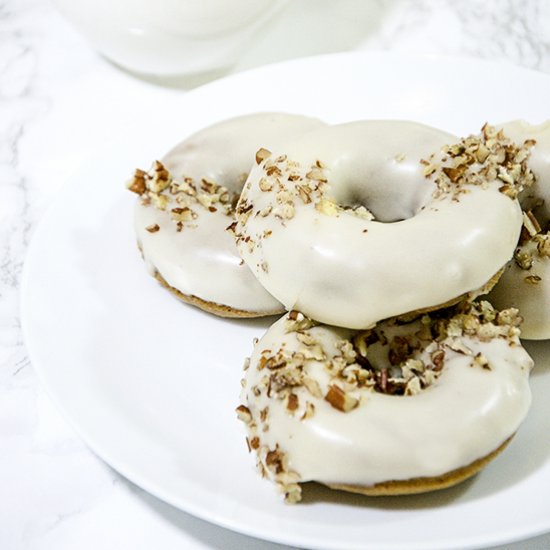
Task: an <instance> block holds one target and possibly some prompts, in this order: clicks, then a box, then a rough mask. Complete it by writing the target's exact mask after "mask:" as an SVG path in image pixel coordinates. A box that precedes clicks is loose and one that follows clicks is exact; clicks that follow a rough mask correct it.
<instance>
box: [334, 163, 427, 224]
mask: <svg viewBox="0 0 550 550" xmlns="http://www.w3.org/2000/svg"><path fill="white" fill-rule="evenodd" d="M340 171H341V173H333V174H332V175H333V176H336V177H337V178H338V179H339V180H340V184H338V183H337V184H336V185H334V187H333V189H337V192H336V193H335V199H336V201H337V202H338V204H339V205H340V206H342V207H343V208H345V209H353V210H355V209H357V208H358V207H360V206H363V207H364V208H366V209H367V210H368V211H369V212H370V213H371V214H372V215H373V216H374V219H375V220H376V221H378V222H382V223H394V222H399V221H403V220H406V219H409V218H412V217H414V216H415V215H416V214H418V212H419V211H420V210H422V208H423V207H424V206H425V205H426V204H427V203H428V202H429V200H430V199H431V196H432V193H433V191H434V190H435V187H434V184H433V183H432V182H431V181H430V180H428V179H423V178H414V182H413V173H412V172H416V171H417V170H416V169H414V170H413V168H412V167H411V165H410V164H408V163H407V164H405V163H399V162H397V161H395V160H393V161H392V160H390V161H388V163H387V165H384V164H378V165H376V169H369V168H366V167H365V165H364V164H359V163H355V162H351V163H350V164H349V165H347V166H345V167H343V166H342V167H341V168H340V167H338V168H336V169H335V172H340Z"/></svg>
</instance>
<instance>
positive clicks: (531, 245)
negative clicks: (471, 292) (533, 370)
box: [488, 120, 550, 340]
mask: <svg viewBox="0 0 550 550" xmlns="http://www.w3.org/2000/svg"><path fill="white" fill-rule="evenodd" d="M499 128H501V129H502V130H503V131H504V133H505V134H506V135H507V136H508V137H510V138H511V139H512V140H514V141H515V142H516V143H518V144H520V143H526V142H527V143H528V144H529V145H530V146H531V155H530V157H529V167H530V168H531V170H532V171H533V173H534V175H535V178H536V179H535V182H534V183H533V185H532V186H531V187H530V188H528V189H526V190H525V191H524V192H523V193H521V194H520V196H519V200H520V204H521V206H522V208H523V210H524V229H523V232H522V234H521V238H520V242H519V243H518V247H517V249H516V251H515V253H514V258H513V260H511V261H510V262H508V264H507V266H506V269H505V270H504V273H503V275H502V278H501V279H500V280H499V282H498V284H497V285H496V286H495V288H494V289H493V291H492V292H491V294H489V297H488V299H489V300H490V301H491V302H492V303H493V304H494V305H495V306H496V307H497V308H502V307H510V306H512V307H516V308H518V309H519V311H520V313H521V315H522V317H523V318H524V322H523V325H522V327H521V337H522V338H525V339H528V340H543V339H547V338H550V308H549V307H548V304H550V231H549V230H550V122H546V123H544V124H540V125H538V126H532V125H530V124H528V123H527V122H524V121H521V120H516V121H513V122H508V123H506V124H503V125H502V126H500V127H499Z"/></svg>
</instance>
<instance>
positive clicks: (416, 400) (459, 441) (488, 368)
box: [237, 302, 533, 502]
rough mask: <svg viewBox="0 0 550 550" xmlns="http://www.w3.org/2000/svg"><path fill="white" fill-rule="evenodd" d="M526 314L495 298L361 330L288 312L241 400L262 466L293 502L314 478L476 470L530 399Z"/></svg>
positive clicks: (328, 481)
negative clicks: (522, 339) (523, 331)
mask: <svg viewBox="0 0 550 550" xmlns="http://www.w3.org/2000/svg"><path fill="white" fill-rule="evenodd" d="M520 320H521V319H520V317H519V315H518V314H517V310H513V309H509V310H504V311H502V312H500V313H499V312H497V311H496V310H494V309H493V308H492V307H491V305H490V304H489V303H488V302H481V303H476V302H474V303H469V302H462V303H460V304H459V305H458V306H454V307H453V308H451V309H450V310H448V311H445V312H443V311H441V310H440V311H438V312H434V313H432V314H424V315H423V316H422V317H420V318H417V319H416V320H414V321H409V322H406V323H401V322H399V321H397V320H396V319H393V320H389V321H384V322H382V323H379V324H378V325H376V327H375V328H373V329H368V330H366V331H360V332H357V331H350V330H348V329H342V328H336V327H330V326H326V325H315V323H314V322H313V321H310V320H309V319H308V318H306V317H304V316H303V315H302V314H300V313H298V312H296V311H292V312H290V313H289V314H286V315H285V316H284V317H282V318H281V319H280V320H279V321H277V322H276V323H275V324H274V325H272V326H271V328H269V330H268V331H267V333H266V334H265V335H264V336H263V337H262V338H261V339H260V340H259V341H258V342H257V343H256V345H255V347H254V351H253V353H252V356H251V358H250V361H249V362H248V364H247V365H245V378H244V380H243V392H242V396H241V397H242V404H241V405H240V406H239V407H238V408H237V413H238V416H239V418H240V419H241V420H243V421H244V422H245V424H246V427H247V443H248V447H249V450H254V451H256V453H257V464H258V467H259V469H260V472H261V473H262V474H263V475H264V476H265V477H268V478H270V479H271V480H273V481H274V482H276V483H277V485H278V486H279V488H280V489H281V491H282V492H283V493H284V494H285V496H286V499H287V500H288V501H290V502H296V501H298V500H300V497H301V487H300V483H302V482H306V481H317V482H320V483H322V484H325V485H328V486H330V487H333V488H337V489H344V490H347V491H352V492H358V493H363V494H366V495H373V496H376V495H397V494H411V493H420V492H426V491H431V490H435V489H442V488H444V487H448V486H451V485H454V484H456V483H458V482H460V481H462V480H464V479H466V478H468V477H470V476H471V475H473V474H474V473H476V472H477V471H479V469H481V468H482V467H483V466H484V465H485V464H486V463H487V462H488V461H489V460H490V459H491V458H493V457H494V456H495V455H496V454H497V453H498V452H499V451H500V450H502V448H503V447H504V446H505V445H506V444H507V442H508V441H509V440H510V438H511V437H512V436H513V434H514V433H515V432H516V430H517V429H518V426H519V425H520V423H521V422H522V420H523V419H524V417H525V416H526V414H527V411H528V409H529V405H530V399H531V397H530V390H529V383H528V378H529V372H530V370H531V368H532V365H533V361H532V360H531V358H530V357H529V355H528V354H527V352H526V351H525V350H524V349H523V348H522V347H521V345H520V343H519V339H518V333H519V329H518V328H517V324H518V323H519V322H520Z"/></svg>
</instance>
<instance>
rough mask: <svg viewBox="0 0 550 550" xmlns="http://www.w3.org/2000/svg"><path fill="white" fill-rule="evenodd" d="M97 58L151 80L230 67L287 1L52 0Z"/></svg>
mask: <svg viewBox="0 0 550 550" xmlns="http://www.w3.org/2000/svg"><path fill="white" fill-rule="evenodd" d="M54 1H55V3H56V4H57V6H58V7H59V9H60V10H61V12H62V13H63V14H64V15H65V16H66V17H67V18H68V19H69V20H70V21H72V23H73V24H74V25H75V26H76V27H77V28H78V29H79V30H80V31H81V32H82V33H83V34H84V35H85V36H86V37H87V38H88V39H89V40H90V42H91V43H92V44H93V46H94V47H95V48H96V49H97V50H98V51H99V52H101V53H102V54H103V55H105V56H106V57H108V58H109V59H111V60H112V61H114V62H115V63H117V64H119V65H121V66H122V67H125V68H126V69H129V70H132V71H136V72H139V73H145V74H153V75H164V76H168V75H181V74H193V73H200V72H206V71H211V70H215V69H220V68H223V67H228V66H230V65H232V64H233V63H235V62H236V61H237V60H238V58H239V56H240V55H241V54H242V53H243V51H244V50H245V48H246V47H247V45H248V44H249V42H250V38H251V37H252V36H253V34H254V33H255V32H256V31H257V30H258V29H259V28H260V27H261V26H262V25H263V24H265V23H266V22H267V21H268V20H269V19H270V18H271V16H273V15H274V14H275V13H276V12H277V11H278V10H279V9H280V8H281V7H282V6H283V5H284V4H286V3H287V1H288V0H54Z"/></svg>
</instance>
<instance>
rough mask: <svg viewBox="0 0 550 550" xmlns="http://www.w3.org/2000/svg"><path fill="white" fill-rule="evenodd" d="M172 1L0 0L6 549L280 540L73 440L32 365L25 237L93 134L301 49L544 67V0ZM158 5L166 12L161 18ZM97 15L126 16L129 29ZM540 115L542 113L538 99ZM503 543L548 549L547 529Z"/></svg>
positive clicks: (547, 37) (1, 492)
mask: <svg viewBox="0 0 550 550" xmlns="http://www.w3.org/2000/svg"><path fill="white" fill-rule="evenodd" d="M180 2H181V5H179V6H178V2H169V1H167V2H163V3H162V4H161V3H155V4H156V6H157V8H156V9H155V10H152V8H151V7H150V6H149V7H147V2H144V1H140V2H135V3H132V2H126V1H120V2H116V1H114V0H113V1H112V2H107V1H99V0H98V1H97V2H88V1H82V0H58V1H57V2H55V3H51V2H48V1H46V0H0V189H1V190H2V199H1V200H0V548H2V549H10V550H11V549H14V548H17V549H19V548H25V549H27V548H28V549H39V548H40V549H43V548H55V549H58V550H66V549H67V550H68V549H72V548H79V550H81V549H87V548H90V549H92V548H94V549H97V548H113V549H114V548H133V549H142V548H143V549H145V548H172V547H178V548H190V549H208V548H220V549H226V548H234V549H237V548H239V549H251V548H259V549H273V550H275V549H276V548H280V547H279V546H278V545H274V544H270V543H266V542H260V541H256V540H253V539H249V538H247V537H244V536H241V535H237V534H234V533H231V532H229V531H226V530H224V529H221V528H219V527H215V526H212V525H210V524H207V523H205V522H203V521H201V520H198V519H195V518H193V517H191V516H189V515H187V514H185V513H183V512H180V511H178V510H175V509H173V508H171V507H170V506H168V505H166V504H164V503H162V502H160V501H158V500H157V499H155V498H154V497H151V496H149V495H147V494H146V493H144V492H143V491H142V490H141V489H139V488H137V487H135V486H134V485H132V484H130V483H129V482H127V481H125V480H124V479H123V478H122V477H120V476H119V475H118V474H116V473H115V472H114V471H113V470H111V469H110V468H109V467H108V466H106V465H105V464H104V463H103V462H102V461H100V460H99V459H97V458H96V457H95V456H94V455H93V454H92V453H91V452H90V451H89V450H88V449H87V448H86V447H85V445H84V444H83V443H82V442H81V441H80V439H79V438H78V436H77V435H75V433H74V432H73V430H72V429H71V427H70V426H69V425H68V424H67V423H66V421H65V420H64V419H63V418H61V417H60V416H59V414H58V412H57V411H56V409H55V407H54V405H53V404H52V403H51V401H50V400H49V398H48V397H47V396H46V395H45V393H44V390H43V389H42V388H41V386H40V384H39V383H38V381H37V379H36V376H35V374H34V372H33V369H32V365H31V364H30V362H29V360H28V358H27V355H26V351H25V347H24V344H23V342H22V337H21V331H20V320H19V308H18V286H19V282H20V277H21V271H22V265H23V261H24V257H25V252H26V248H27V245H28V242H29V239H30V237H31V235H32V231H33V229H34V227H35V224H36V222H37V221H38V220H39V218H40V217H41V215H42V214H43V212H44V210H45V208H46V207H47V205H48V204H49V203H50V202H51V201H52V199H53V198H54V197H55V195H56V193H57V192H58V191H59V189H60V188H61V186H62V185H63V183H64V181H65V180H66V179H67V177H68V176H69V175H70V174H71V173H72V172H74V171H75V170H76V169H77V168H78V167H79V166H80V165H81V164H82V163H83V162H84V161H85V160H86V159H88V158H89V157H90V156H92V155H93V152H94V150H95V149H97V146H98V144H102V143H104V142H105V141H106V140H107V139H109V137H110V136H112V135H113V134H114V133H122V132H123V131H124V129H125V128H126V127H128V126H130V125H133V124H134V123H135V121H136V120H139V118H140V117H150V116H154V113H155V109H156V108H158V105H159V104H164V105H166V104H168V105H174V108H176V105H177V102H178V101H180V100H181V98H182V97H184V95H185V94H186V93H187V92H188V91H189V90H191V89H193V88H196V87H197V86H200V85H202V84H205V83H207V82H209V81H212V80H214V79H217V78H220V77H223V76H226V75H230V74H236V73H238V72H241V71H244V70H249V69H254V68H256V67H259V66H262V65H265V64H269V63H274V62H280V61H285V60H289V59H293V58H298V57H303V56H310V55H318V54H325V53H333V52H341V51H358V50H368V51H392V52H398V53H399V52H406V53H419V54H428V55H453V56H455V55H459V56H467V57H473V58H483V59H488V60H492V61H503V62H508V63H514V64H517V65H521V66H523V67H527V68H530V69H535V70H538V71H543V72H547V73H548V72H550V2H548V1H547V0H523V1H522V0H498V1H497V0H462V1H460V2H457V1H456V0H439V1H437V0H416V1H414V0H291V1H289V2H280V3H279V2H269V1H267V2H261V1H259V2H254V1H252V0H251V1H249V2H246V1H243V2H241V3H239V2H236V3H235V4H233V3H229V2H226V3H225V4H231V5H232V6H233V8H234V9H235V10H236V9H241V10H242V12H239V16H238V17H237V14H236V13H234V12H231V10H230V11H229V12H228V13H224V12H221V13H218V14H217V17H215V18H213V19H212V20H210V19H209V15H211V14H210V13H208V12H205V11H204V4H203V5H202V7H201V2H200V0H196V1H194V2H189V3H188V5H189V9H190V10H191V11H189V12H182V9H183V8H182V6H183V5H184V4H186V2H185V1H184V0H180ZM216 4H217V5H218V9H219V10H222V9H223V5H224V3H223V2H221V1H219V2H213V3H212V6H215V5H216ZM159 6H164V7H163V10H164V14H166V11H168V12H169V13H173V14H174V16H173V17H171V18H170V19H169V22H168V23H166V22H163V21H162V16H163V12H162V10H161V12H159V11H158V8H159ZM254 6H256V7H260V8H261V9H259V10H258V12H254V11H253V7H254ZM225 8H227V6H225ZM212 9H214V8H212ZM151 10H152V11H151ZM170 10H171V11H170ZM176 16H178V17H179V16H181V17H182V18H183V19H182V21H186V22H187V23H188V24H189V30H188V32H187V35H186V36H185V37H177V36H176V37H174V38H173V40H174V42H169V43H166V36H161V37H155V36H154V31H153V30H147V28H145V29H144V28H141V29H140V27H139V25H140V24H141V23H140V22H143V21H145V22H147V23H153V22H156V23H157V24H158V25H160V26H161V28H162V25H163V24H170V22H171V24H174V25H175V24H176V22H177V21H178V18H177V17H176ZM192 17H196V18H197V19H196V21H197V22H196V24H195V23H193V24H191V23H190V21H191V20H192ZM140 18H141V19H140ZM159 18H160V19H159ZM106 21H107V22H106ZM109 21H111V22H112V21H117V22H118V23H120V24H127V23H128V21H131V24H128V25H127V26H128V29H129V30H128V36H126V37H123V36H122V35H123V33H122V31H120V30H119V27H116V26H114V27H113V28H110V27H109V23H108V22H109ZM222 23H224V24H225V23H226V24H227V28H226V29H225V30H223V29H221V27H220V28H219V29H218V30H217V31H216V32H214V33H212V36H210V35H209V33H208V31H209V29H210V28H211V27H210V26H211V25H221V24H222ZM153 26H154V25H153ZM220 29H221V30H220ZM223 32H226V33H227V36H225V37H224V36H222V35H223ZM140 33H141V34H140ZM148 33H149V34H148ZM201 33H203V34H204V35H203V36H201ZM156 38H157V39H158V42H157V46H151V47H147V48H146V49H147V51H148V52H149V53H148V58H147V59H146V60H143V59H141V58H140V56H139V55H134V54H132V51H133V48H134V46H135V44H137V43H141V42H142V41H143V40H150V41H151V42H150V43H155V39H156ZM180 39H181V40H182V41H183V40H191V41H195V42H196V43H199V42H200V43H202V44H205V43H206V42H207V41H208V40H212V41H213V43H214V44H215V46H212V47H205V50H204V52H202V50H201V52H202V53H201V55H194V56H189V55H187V54H186V55H184V52H185V48H182V59H181V60H180V59H179V58H178V57H177V56H174V58H173V59H169V60H168V59H167V57H166V53H164V52H165V51H166V50H165V48H167V47H168V48H169V49H170V51H173V50H174V44H177V43H178V40H180ZM148 43H149V42H148ZM182 43H183V42H182ZM220 49H223V50H224V53H225V54H226V55H218V54H220ZM100 52H103V53H100ZM110 58H112V59H114V60H115V61H114V62H113V61H112V60H111V59H110ZM155 69H157V70H155ZM503 86H505V83H503ZM497 93H500V92H499V91H498V90H495V94H497ZM549 105H550V102H549ZM542 115H543V118H546V119H550V107H549V109H548V111H547V112H546V113H543V114H542ZM541 120H542V119H541ZM182 137H183V136H182ZM506 548H510V549H512V548H513V549H518V550H519V549H522V550H526V549H531V550H533V549H537V550H538V549H543V548H550V538H549V537H548V536H547V537H540V538H537V539H533V540H531V541H525V542H522V543H518V544H514V545H508V546H506Z"/></svg>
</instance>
